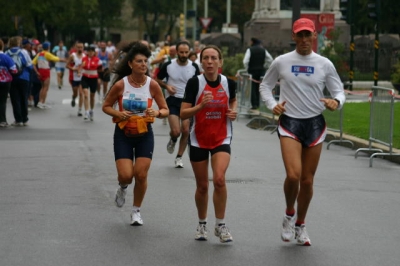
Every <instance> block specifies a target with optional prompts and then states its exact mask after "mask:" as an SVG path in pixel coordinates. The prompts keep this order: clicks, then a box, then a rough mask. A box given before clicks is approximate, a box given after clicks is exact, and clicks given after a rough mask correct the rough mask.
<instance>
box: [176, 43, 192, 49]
mask: <svg viewBox="0 0 400 266" xmlns="http://www.w3.org/2000/svg"><path fill="white" fill-rule="evenodd" d="M181 45H187V46H188V47H189V49H190V43H189V42H188V41H179V42H178V43H177V44H176V45H175V47H176V51H178V50H179V46H181Z"/></svg>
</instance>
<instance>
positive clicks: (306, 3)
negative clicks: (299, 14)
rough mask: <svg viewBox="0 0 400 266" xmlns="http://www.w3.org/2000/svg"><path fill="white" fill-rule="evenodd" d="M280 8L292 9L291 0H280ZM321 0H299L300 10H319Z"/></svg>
mask: <svg viewBox="0 0 400 266" xmlns="http://www.w3.org/2000/svg"><path fill="white" fill-rule="evenodd" d="M280 1H281V10H292V8H293V0H280ZM320 5H321V0H301V10H315V11H319V10H320Z"/></svg>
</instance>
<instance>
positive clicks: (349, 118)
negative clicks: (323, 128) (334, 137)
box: [324, 102, 400, 149]
mask: <svg viewBox="0 0 400 266" xmlns="http://www.w3.org/2000/svg"><path fill="white" fill-rule="evenodd" d="M394 106H395V108H394V128H393V147H394V148H397V149H400V102H396V103H395V105H394ZM324 116H325V119H326V121H327V124H328V127H329V128H333V129H338V128H339V121H340V120H339V115H338V113H337V112H336V111H335V112H330V111H327V110H326V111H325V112H324ZM383 119H385V118H382V120H383ZM369 124H370V103H369V102H362V103H345V105H344V109H343V132H344V133H345V134H348V135H352V136H355V137H358V138H362V139H365V140H368V139H369ZM387 130H389V129H387ZM380 131H381V132H384V133H386V130H385V129H384V128H380ZM378 139H379V138H378Z"/></svg>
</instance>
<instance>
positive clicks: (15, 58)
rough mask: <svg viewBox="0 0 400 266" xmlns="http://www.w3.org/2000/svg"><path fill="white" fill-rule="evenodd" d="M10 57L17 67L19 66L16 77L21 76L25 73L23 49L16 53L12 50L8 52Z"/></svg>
mask: <svg viewBox="0 0 400 266" xmlns="http://www.w3.org/2000/svg"><path fill="white" fill-rule="evenodd" d="M7 53H8V55H9V56H10V57H11V59H12V60H13V61H14V63H15V65H16V66H17V71H18V72H17V73H16V74H14V75H15V76H19V75H21V74H22V72H23V71H24V68H25V65H24V63H23V62H22V56H23V55H22V53H21V49H18V50H17V51H16V52H15V53H13V52H11V50H8V52H7Z"/></svg>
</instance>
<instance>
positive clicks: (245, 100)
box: [236, 69, 252, 120]
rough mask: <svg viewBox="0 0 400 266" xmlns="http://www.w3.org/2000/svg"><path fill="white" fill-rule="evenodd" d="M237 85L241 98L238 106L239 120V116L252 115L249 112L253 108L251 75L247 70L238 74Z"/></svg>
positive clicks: (238, 95)
mask: <svg viewBox="0 0 400 266" xmlns="http://www.w3.org/2000/svg"><path fill="white" fill-rule="evenodd" d="M236 78H237V79H236V84H237V97H238V98H239V104H238V109H239V112H238V120H239V116H242V115H246V116H249V115H252V114H250V113H249V112H248V110H249V109H250V108H251V102H250V99H251V75H250V74H249V73H247V71H246V70H244V69H241V70H238V71H237V73H236Z"/></svg>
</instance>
